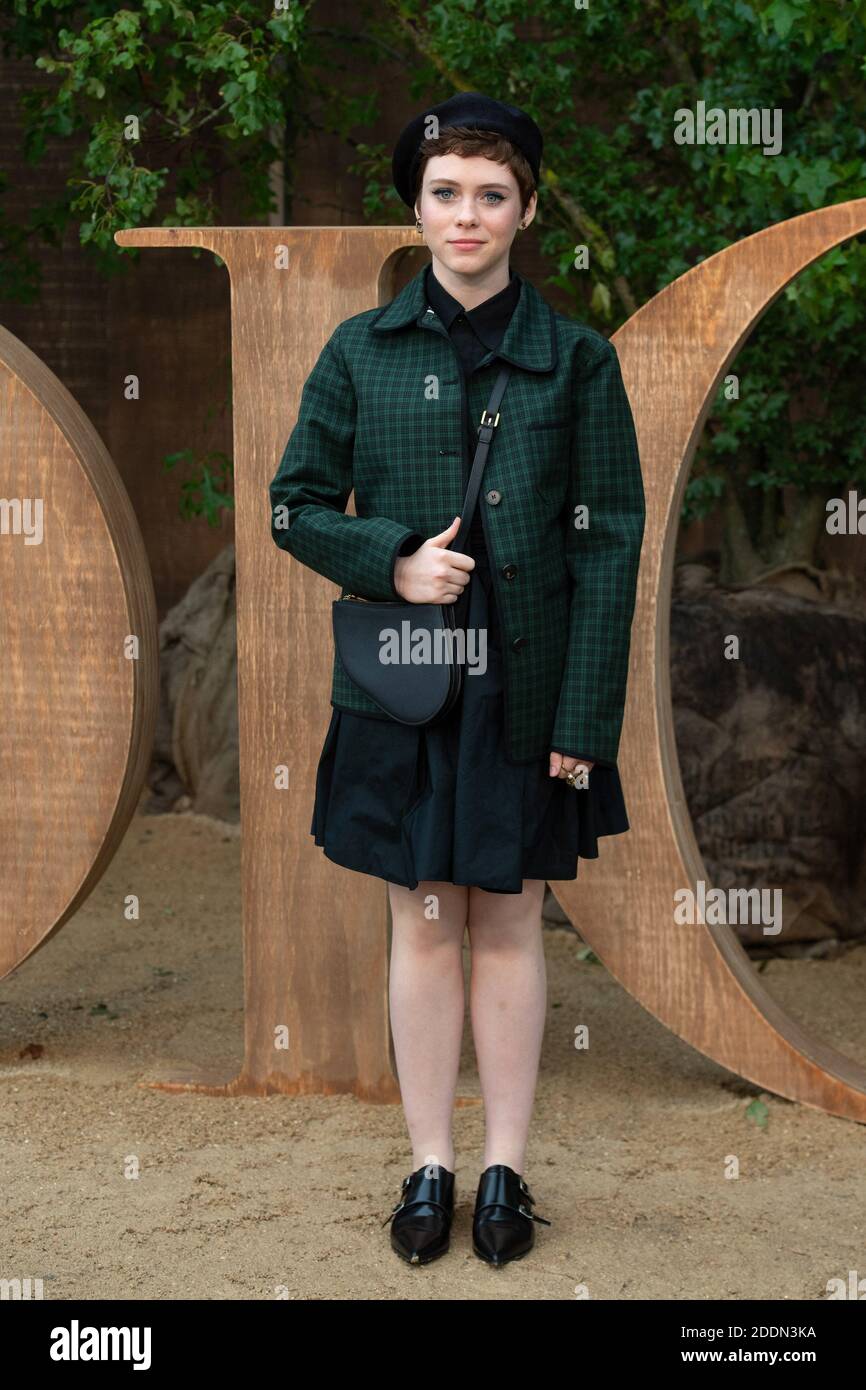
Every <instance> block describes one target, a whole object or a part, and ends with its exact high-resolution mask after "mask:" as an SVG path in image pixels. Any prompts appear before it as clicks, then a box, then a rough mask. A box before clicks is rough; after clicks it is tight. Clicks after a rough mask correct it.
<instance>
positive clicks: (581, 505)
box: [270, 269, 645, 766]
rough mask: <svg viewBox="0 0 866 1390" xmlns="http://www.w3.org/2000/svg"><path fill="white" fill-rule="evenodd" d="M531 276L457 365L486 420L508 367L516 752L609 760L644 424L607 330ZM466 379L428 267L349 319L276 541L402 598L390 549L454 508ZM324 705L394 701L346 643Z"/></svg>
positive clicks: (332, 353) (488, 523)
mask: <svg viewBox="0 0 866 1390" xmlns="http://www.w3.org/2000/svg"><path fill="white" fill-rule="evenodd" d="M520 278H521V293H520V298H519V299H518V302H517V306H516V308H515V310H514V313H513V315H512V318H511V321H510V323H509V325H508V327H507V329H506V331H505V334H504V336H503V338H502V341H501V343H500V345H499V348H498V349H497V351H496V353H495V354H494V353H488V354H487V356H486V357H485V358H483V359H482V362H481V364H480V365H479V367H478V368H477V369H476V371H475V372H474V373H472V375H471V376H470V377H469V378H468V380H467V381H466V383H465V389H467V390H468V393H469V402H468V403H469V408H470V412H471V418H472V419H474V420H480V418H481V412H482V410H483V409H484V406H485V405H486V403H487V399H488V397H489V395H490V392H491V390H492V387H493V382H494V380H495V378H496V374H497V370H498V366H497V358H503V359H504V360H505V361H507V362H509V363H511V364H512V366H513V368H514V370H513V371H512V375H511V379H510V380H509V383H508V388H507V390H506V392H505V397H504V399H503V402H502V407H501V411H500V415H501V419H500V422H499V426H498V428H497V429H496V431H495V434H494V437H493V443H492V444H491V448H490V454H489V456H488V459H487V463H486V464H485V469H484V477H483V479H482V484H481V491H480V493H479V500H478V506H479V507H480V508H481V510H482V522H483V527H484V535H485V540H486V544H487V550H488V554H489V556H490V565H491V570H492V574H493V583H494V586H495V597H496V602H497V605H498V612H499V619H500V626H501V630H502V634H503V662H504V669H505V690H504V698H505V733H506V741H507V750H506V751H507V756H508V758H509V760H510V761H511V762H514V763H526V762H530V761H533V760H534V759H536V758H546V757H547V755H548V753H549V751H550V750H551V749H557V750H559V751H560V752H566V753H567V752H572V751H573V750H578V753H579V754H580V755H581V756H583V757H587V758H594V759H595V760H596V761H597V762H599V763H601V764H605V763H606V764H608V765H610V766H615V765H616V759H617V753H618V748H619V739H620V732H621V728H622V717H623V709H624V705H625V691H626V681H627V676H628V656H629V646H630V636H631V622H632V615H633V612H634V602H635V590H636V584H637V572H638V564H639V560H640V549H641V542H642V539H643V532H644V520H645V503H644V490H643V480H642V477H641V470H640V462H639V458H638V448H637V440H636V437H635V430H634V424H633V421H632V414H631V410H630V408H629V402H628V397H627V395H626V392H625V387H624V385H623V381H622V376H621V374H620V366H619V361H618V358H617V355H616V350H615V349H614V347H613V345H612V344H611V343H610V342H608V340H607V339H606V338H604V337H603V336H602V335H601V334H600V333H597V332H596V331H595V330H594V329H592V328H589V327H587V326H586V325H585V324H582V323H579V322H578V321H576V320H573V319H570V318H566V317H565V316H564V315H562V314H559V313H557V312H556V311H555V310H554V309H553V308H552V306H551V305H549V304H548V302H547V300H546V299H544V298H543V296H542V295H541V294H540V293H539V292H538V290H536V289H535V287H534V286H533V285H532V284H530V282H529V281H528V280H526V279H525V278H523V277H520ZM463 390H464V378H463V374H462V372H461V370H460V367H459V363H458V358H457V353H456V349H455V347H454V345H453V343H452V342H451V339H450V338H449V336H448V333H447V331H446V329H445V327H444V325H443V324H442V323H441V321H440V320H439V318H438V316H437V315H436V314H435V313H434V312H433V311H432V309H430V308H429V306H428V304H427V302H426V296H425V294H424V271H423V269H422V270H421V271H419V272H418V274H417V275H416V276H415V277H414V278H413V279H412V280H411V281H410V282H409V283H408V284H407V285H406V287H405V288H404V289H403V290H402V291H401V292H400V293H399V294H398V295H397V296H396V297H395V298H394V299H393V300H391V302H390V303H389V304H387V305H386V306H385V307H384V308H378V309H368V310H366V311H364V312H363V313H360V314H355V315H353V316H352V317H351V318H348V319H345V320H344V322H343V323H341V324H339V325H338V327H337V328H336V329H335V331H334V332H333V333H332V335H331V337H330V338H329V339H328V341H327V343H326V344H325V346H324V348H323V349H322V352H321V354H320V356H319V359H318V361H317V362H316V364H315V366H314V368H313V370H312V372H311V373H310V375H309V377H308V378H307V381H306V383H305V385H304V389H303V393H302V397H301V404H300V411H299V414H298V419H297V423H296V424H295V426H294V429H293V430H292V432H291V435H290V436H289V439H288V442H287V444H286V447H285V449H284V451H283V455H282V458H281V460H280V464H279V467H278V469H277V472H276V474H275V476H274V478H273V480H272V481H271V484H270V503H271V534H272V536H273V539H274V541H275V543H276V544H277V545H278V546H280V547H281V548H282V549H283V550H287V551H288V552H289V553H290V554H291V555H293V556H294V557H295V559H296V560H299V561H300V562H301V563H302V564H304V565H308V566H309V567H310V568H311V569H314V570H316V571H317V572H318V573H319V574H323V575H325V576H326V577H327V578H328V579H331V580H333V581H334V583H335V584H339V585H340V587H341V592H342V593H354V594H358V595H359V596H360V597H362V598H367V599H379V600H383V599H395V598H397V599H399V598H400V595H399V594H398V593H397V591H396V589H395V588H394V565H395V562H396V559H397V556H398V554H408V553H410V552H411V551H412V550H413V549H415V548H416V547H417V546H418V545H419V544H421V543H422V542H423V541H424V540H426V539H428V537H430V536H433V535H436V534H438V533H439V532H440V531H444V530H445V528H446V527H448V526H450V524H451V522H452V521H453V519H454V517H455V516H459V515H460V510H461V505H462V502H463V494H464V492H465V482H464V473H463V447H464V446H463V419H462V392H463ZM353 488H354V492H355V510H356V512H357V515H356V516H347V515H346V510H345V509H346V506H347V505H348V501H349V496H350V494H351V492H352V489H353ZM331 704H332V705H334V706H335V707H337V708H339V709H345V710H351V711H352V712H354V713H356V714H367V715H371V716H378V717H379V718H383V717H385V718H387V716H384V715H383V712H382V710H381V709H380V708H379V706H378V705H376V704H374V702H373V701H372V700H370V699H369V698H368V697H367V696H366V695H365V694H364V692H363V691H362V690H360V689H359V687H358V686H356V685H355V684H354V683H353V682H352V681H351V680H350V679H349V677H348V675H347V674H346V671H345V670H344V669H343V667H342V664H341V662H340V660H339V657H338V655H337V653H336V651H335V652H334V665H333V681H332V688H331Z"/></svg>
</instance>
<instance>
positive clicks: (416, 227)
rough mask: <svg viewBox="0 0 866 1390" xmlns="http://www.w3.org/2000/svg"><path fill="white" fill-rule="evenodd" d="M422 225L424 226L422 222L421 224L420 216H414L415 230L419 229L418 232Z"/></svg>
mask: <svg viewBox="0 0 866 1390" xmlns="http://www.w3.org/2000/svg"><path fill="white" fill-rule="evenodd" d="M423 226H424V224H423V222H422V221H421V218H420V217H416V218H415V229H416V231H419V232H420V231H421V229H422V227H423Z"/></svg>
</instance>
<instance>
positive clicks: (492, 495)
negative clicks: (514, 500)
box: [487, 487, 502, 507]
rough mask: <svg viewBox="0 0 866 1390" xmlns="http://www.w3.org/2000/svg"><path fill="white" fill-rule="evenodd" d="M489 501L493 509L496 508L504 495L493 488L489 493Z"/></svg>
mask: <svg viewBox="0 0 866 1390" xmlns="http://www.w3.org/2000/svg"><path fill="white" fill-rule="evenodd" d="M487 501H488V502H489V503H490V505H491V507H495V506H496V504H497V502H501V501H502V493H501V492H497V491H496V488H495V487H493V488H491V489H490V491H489V492H488V493H487Z"/></svg>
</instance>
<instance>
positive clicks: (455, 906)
mask: <svg viewBox="0 0 866 1390" xmlns="http://www.w3.org/2000/svg"><path fill="white" fill-rule="evenodd" d="M388 895H389V898H390V901H391V919H392V923H393V931H392V938H391V972H390V993H389V997H390V1004H391V1033H392V1035H393V1038H394V1057H395V1060H396V1063H397V1075H398V1077H399V1080H400V1094H401V1097H402V1100H403V1110H404V1112H405V1115H406V1124H407V1126H408V1129H409V1137H410V1139H411V1142H412V1154H413V1159H412V1167H413V1170H414V1169H417V1168H420V1167H421V1165H422V1164H425V1163H430V1162H433V1161H435V1162H438V1163H441V1164H442V1166H443V1167H444V1168H447V1169H448V1171H449V1172H451V1173H453V1172H454V1140H453V1136H452V1118H453V1112H454V1096H455V1093H456V1090H457V1073H458V1069H459V1066H460V1044H461V1041H462V1038H463V1016H464V1012H465V1008H466V1000H465V995H464V991H463V933H464V931H465V930H466V915H467V911H468V900H469V889H468V888H461V887H457V886H456V885H455V884H453V883H434V882H425V883H419V884H418V887H417V888H415V889H414V890H410V889H408V888H403V887H401V886H400V885H399V884H396V883H389V884H388ZM431 898H432V900H433V911H436V910H437V908H438V918H437V917H435V916H425V910H429V909H428V908H427V901H428V899H431Z"/></svg>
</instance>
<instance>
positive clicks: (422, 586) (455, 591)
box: [394, 516, 475, 603]
mask: <svg viewBox="0 0 866 1390" xmlns="http://www.w3.org/2000/svg"><path fill="white" fill-rule="evenodd" d="M459 530H460V518H459V516H455V518H454V520H453V521H452V523H451V525H450V526H449V527H448V530H447V531H440V533H439V535H438V536H431V537H430V539H429V540H427V541H425V542H424V544H423V545H420V546H419V547H418V549H417V550H416V551H415V553H414V554H413V555H398V557H397V563H396V564H395V566H394V588H395V589H396V590H397V593H398V594H399V595H400V597H401V598H404V599H405V600H406V602H407V603H456V602H457V600H458V598H459V597H460V595H461V594H462V592H463V590H464V589H465V588H466V585H467V584H468V583H469V575H470V573H471V571H472V570H474V568H475V561H474V560H473V558H472V556H471V555H461V554H460V553H459V552H458V551H454V550H448V549H447V547H448V546H449V545H450V544H451V542H452V541H453V539H454V537H455V536H456V535H457V532H458V531H459Z"/></svg>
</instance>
